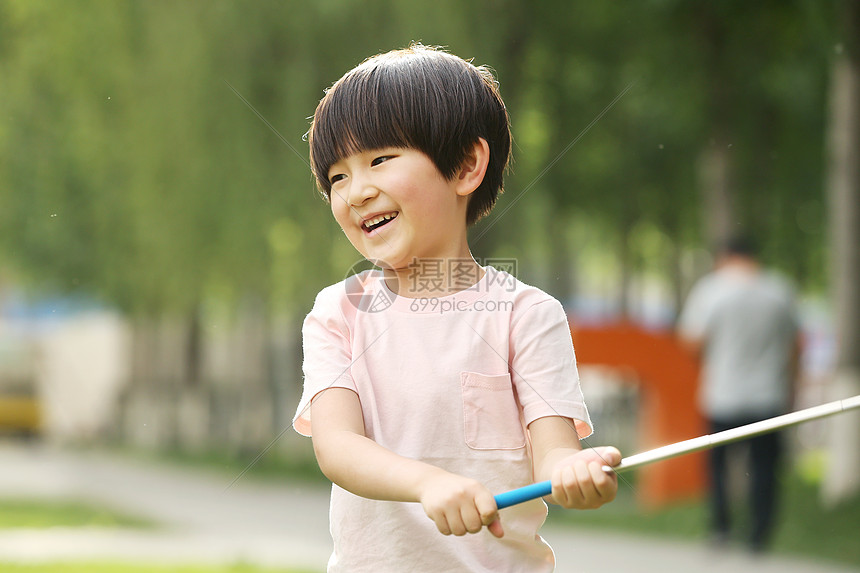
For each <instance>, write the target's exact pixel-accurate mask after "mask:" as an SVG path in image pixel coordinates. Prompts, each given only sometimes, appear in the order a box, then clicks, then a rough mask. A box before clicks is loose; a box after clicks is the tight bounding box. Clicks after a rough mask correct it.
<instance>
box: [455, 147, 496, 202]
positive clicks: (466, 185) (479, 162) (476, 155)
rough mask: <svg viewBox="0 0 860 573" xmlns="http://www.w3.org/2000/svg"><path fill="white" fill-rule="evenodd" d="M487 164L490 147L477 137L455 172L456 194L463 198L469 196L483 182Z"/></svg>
mask: <svg viewBox="0 0 860 573" xmlns="http://www.w3.org/2000/svg"><path fill="white" fill-rule="evenodd" d="M489 163H490V146H489V144H488V143H487V140H486V139H484V138H483V137H479V138H478V140H477V141H476V142H475V143H473V144H472V148H471V149H470V150H469V152H468V153H467V154H466V158H465V159H464V160H463V164H462V165H461V166H460V170H459V171H458V172H457V194H458V195H460V196H463V197H465V196H467V195H471V194H472V193H473V192H474V191H475V189H477V188H478V187H479V186H480V185H481V182H483V181H484V174H485V173H486V172H487V165H488V164H489Z"/></svg>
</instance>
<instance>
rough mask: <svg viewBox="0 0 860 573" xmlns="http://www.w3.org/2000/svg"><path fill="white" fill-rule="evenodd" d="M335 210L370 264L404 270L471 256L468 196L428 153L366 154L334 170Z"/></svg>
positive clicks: (385, 151)
mask: <svg viewBox="0 0 860 573" xmlns="http://www.w3.org/2000/svg"><path fill="white" fill-rule="evenodd" d="M328 177H329V181H330V182H331V210H332V214H334V218H335V219H336V220H337V222H338V224H339V225H340V227H341V228H342V229H343V231H344V233H345V234H346V236H347V238H348V239H349V241H350V243H352V245H353V246H354V247H355V248H356V249H358V251H359V252H360V253H361V254H362V255H363V256H364V257H365V258H367V259H368V260H369V261H371V262H373V263H374V264H376V265H378V266H380V267H383V268H389V269H395V270H397V269H403V268H406V267H408V266H409V265H410V263H412V262H413V261H414V259H419V260H430V259H445V258H458V257H462V256H464V254H463V253H464V248H465V252H466V253H468V245H466V207H467V204H468V200H469V196H468V193H466V194H464V193H463V192H462V190H461V186H458V180H457V178H456V177H455V178H454V179H452V180H451V181H449V180H447V179H445V178H444V177H443V176H442V174H441V173H440V172H439V170H438V169H437V168H436V165H435V164H434V163H433V161H432V160H431V159H430V158H429V157H428V156H427V155H426V154H424V153H423V152H421V151H417V150H414V149H408V148H405V149H404V148H396V147H393V148H385V149H377V150H370V151H361V152H359V153H356V154H353V155H350V156H349V157H346V158H344V159H341V160H340V161H338V162H336V163H335V164H334V165H332V167H331V169H329V172H328Z"/></svg>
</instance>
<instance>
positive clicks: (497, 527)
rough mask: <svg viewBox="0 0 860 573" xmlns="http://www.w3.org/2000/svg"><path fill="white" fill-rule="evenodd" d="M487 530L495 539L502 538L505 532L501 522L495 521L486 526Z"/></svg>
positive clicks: (499, 520)
mask: <svg viewBox="0 0 860 573" xmlns="http://www.w3.org/2000/svg"><path fill="white" fill-rule="evenodd" d="M487 529H488V530H489V531H490V533H492V534H493V535H494V536H495V537H498V538H500V539H501V538H502V537H504V536H505V530H504V528H503V527H502V520H501V519H496V521H494V522H492V523H491V524H490V525H488V526H487Z"/></svg>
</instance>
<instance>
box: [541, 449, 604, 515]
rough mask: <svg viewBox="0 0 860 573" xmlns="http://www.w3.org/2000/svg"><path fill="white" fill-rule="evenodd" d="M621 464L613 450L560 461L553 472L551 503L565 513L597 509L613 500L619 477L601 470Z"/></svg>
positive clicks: (594, 450)
mask: <svg viewBox="0 0 860 573" xmlns="http://www.w3.org/2000/svg"><path fill="white" fill-rule="evenodd" d="M619 463H621V452H619V451H618V450H617V449H616V448H613V447H602V448H592V449H587V450H582V451H579V452H577V453H575V454H573V455H570V456H568V457H566V458H563V459H562V460H561V461H559V462H558V463H557V464H556V465H555V467H554V468H553V470H552V478H551V481H552V500H553V501H554V502H555V503H557V504H558V505H560V506H562V507H566V508H568V509H596V508H598V507H600V506H601V505H603V504H604V503H609V502H610V501H612V500H613V499H615V494H616V493H617V492H618V476H617V475H616V474H615V473H607V472H605V471H603V469H602V468H603V466H605V465H608V466H616V465H618V464H619Z"/></svg>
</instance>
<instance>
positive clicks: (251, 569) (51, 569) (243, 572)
mask: <svg viewBox="0 0 860 573" xmlns="http://www.w3.org/2000/svg"><path fill="white" fill-rule="evenodd" d="M0 570H2V571H3V573H311V572H309V571H306V570H302V571H300V570H298V569H271V568H263V567H256V566H254V565H247V564H236V565H155V564H145V565H144V564H132V563H112V562H101V563H100V562H96V563H86V562H82V563H66V562H56V563H38V564H19V563H2V562H0Z"/></svg>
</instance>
